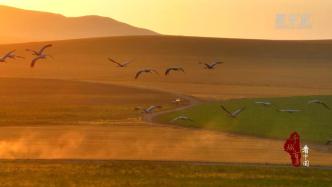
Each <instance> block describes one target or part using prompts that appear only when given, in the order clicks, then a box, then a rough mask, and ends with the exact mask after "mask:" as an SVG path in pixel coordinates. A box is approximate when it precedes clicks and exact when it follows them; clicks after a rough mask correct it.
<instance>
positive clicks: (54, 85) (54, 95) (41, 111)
mask: <svg viewBox="0 0 332 187" xmlns="http://www.w3.org/2000/svg"><path fill="white" fill-rule="evenodd" d="M0 87H1V90H0V105H1V108H0V125H2V126H14V125H50V124H52V125H64V124H67V125H68V124H71V125H73V124H78V123H80V122H81V123H83V122H86V123H89V122H97V121H100V122H102V121H111V120H127V119H131V118H133V119H138V118H139V117H140V116H141V113H140V111H134V108H135V107H137V106H140V107H148V106H150V105H163V106H164V108H169V107H175V105H172V103H171V101H172V100H173V99H174V98H175V96H174V95H172V94H167V93H162V92H158V91H152V90H147V89H137V88H130V87H125V86H115V85H109V84H108V85H107V84H100V83H87V82H79V81H63V80H41V79H7V78H2V79H0Z"/></svg>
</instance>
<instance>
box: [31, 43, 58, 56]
mask: <svg viewBox="0 0 332 187" xmlns="http://www.w3.org/2000/svg"><path fill="white" fill-rule="evenodd" d="M52 46H53V45H52V44H47V45H44V46H43V47H42V48H40V49H39V50H37V51H36V50H33V49H26V51H30V52H32V55H35V56H41V55H42V54H44V51H45V50H46V49H47V48H49V47H52Z"/></svg>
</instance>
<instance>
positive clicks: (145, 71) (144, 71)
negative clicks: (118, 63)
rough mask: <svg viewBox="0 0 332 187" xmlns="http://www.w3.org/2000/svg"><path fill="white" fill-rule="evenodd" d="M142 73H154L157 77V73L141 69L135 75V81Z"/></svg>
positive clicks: (152, 70)
mask: <svg viewBox="0 0 332 187" xmlns="http://www.w3.org/2000/svg"><path fill="white" fill-rule="evenodd" d="M142 73H155V74H158V75H159V73H158V72H157V71H156V70H154V69H143V70H140V71H138V72H137V73H136V75H135V79H138V78H139V77H140V76H141V74H142Z"/></svg>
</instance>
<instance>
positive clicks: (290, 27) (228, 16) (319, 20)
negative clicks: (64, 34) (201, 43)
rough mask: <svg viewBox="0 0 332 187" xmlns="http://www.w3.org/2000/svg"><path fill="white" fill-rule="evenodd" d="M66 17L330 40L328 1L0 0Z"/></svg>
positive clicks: (195, 32) (217, 33) (180, 31)
mask: <svg viewBox="0 0 332 187" xmlns="http://www.w3.org/2000/svg"><path fill="white" fill-rule="evenodd" d="M0 4H3V5H9V6H15V7H19V8H24V9H31V10H41V11H47V12H54V13H60V14H64V15H66V16H82V15H101V16H107V17H111V18H114V19H116V20H119V21H122V22H126V23H128V24H131V25H134V26H138V27H144V28H147V29H151V30H154V31H156V32H159V33H162V34H171V35H191V36H209V37H231V38H268V39H322V38H332V26H331V25H332V24H331V21H330V19H329V18H332V0H0Z"/></svg>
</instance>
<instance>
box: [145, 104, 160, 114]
mask: <svg viewBox="0 0 332 187" xmlns="http://www.w3.org/2000/svg"><path fill="white" fill-rule="evenodd" d="M161 108H162V106H155V105H152V106H149V107H148V108H146V109H144V110H143V112H144V113H146V114H150V113H152V112H153V111H154V110H156V109H161Z"/></svg>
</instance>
